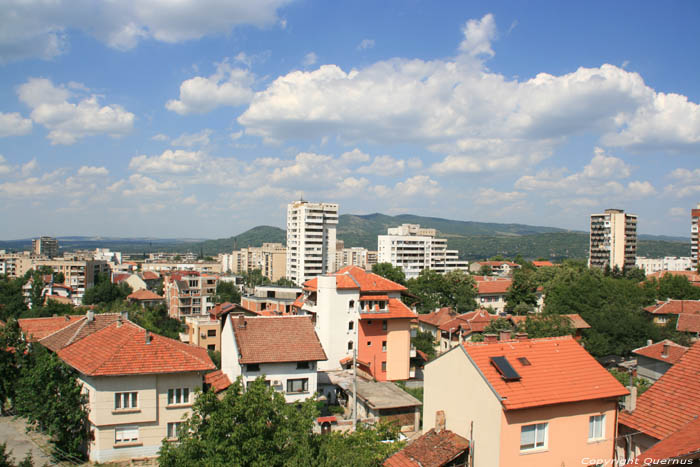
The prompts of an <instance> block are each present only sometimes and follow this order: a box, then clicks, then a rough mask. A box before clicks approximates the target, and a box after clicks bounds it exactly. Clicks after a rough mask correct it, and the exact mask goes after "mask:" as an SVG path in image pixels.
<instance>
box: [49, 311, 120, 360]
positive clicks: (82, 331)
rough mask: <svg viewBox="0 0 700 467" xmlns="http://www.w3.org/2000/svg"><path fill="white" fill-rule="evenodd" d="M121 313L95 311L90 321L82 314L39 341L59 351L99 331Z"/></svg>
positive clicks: (118, 317)
mask: <svg viewBox="0 0 700 467" xmlns="http://www.w3.org/2000/svg"><path fill="white" fill-rule="evenodd" d="M120 317H121V315H120V314H119V313H99V314H98V313H95V314H94V317H93V319H92V321H88V319H87V317H86V316H84V315H83V316H81V318H82V319H80V320H77V321H75V322H74V323H71V324H70V325H68V326H66V327H64V328H63V329H60V330H58V331H56V332H54V333H53V334H49V335H48V336H46V337H44V338H43V339H41V340H39V343H40V344H41V345H43V346H44V347H46V348H47V349H49V350H52V351H54V352H57V351H58V350H60V349H62V348H63V347H65V346H67V345H70V344H72V343H73V342H77V341H79V340H80V339H83V338H85V337H87V336H89V335H90V334H92V333H93V332H96V331H99V330H100V329H103V328H105V327H107V326H109V325H111V324H113V323H116V322H117V321H118V320H119V319H120Z"/></svg>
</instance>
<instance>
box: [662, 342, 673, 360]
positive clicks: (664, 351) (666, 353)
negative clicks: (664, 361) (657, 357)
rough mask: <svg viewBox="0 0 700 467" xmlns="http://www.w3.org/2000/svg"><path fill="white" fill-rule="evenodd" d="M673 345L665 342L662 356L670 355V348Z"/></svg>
mask: <svg viewBox="0 0 700 467" xmlns="http://www.w3.org/2000/svg"><path fill="white" fill-rule="evenodd" d="M669 347H671V346H670V345H669V343H668V342H664V346H663V347H662V349H661V356H662V357H664V358H666V357H668V349H669Z"/></svg>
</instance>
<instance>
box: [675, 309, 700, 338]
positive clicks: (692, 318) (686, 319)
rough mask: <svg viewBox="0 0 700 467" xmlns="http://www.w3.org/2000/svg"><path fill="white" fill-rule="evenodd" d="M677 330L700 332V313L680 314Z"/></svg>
mask: <svg viewBox="0 0 700 467" xmlns="http://www.w3.org/2000/svg"><path fill="white" fill-rule="evenodd" d="M676 330H677V331H682V332H695V333H700V314H697V315H689V314H682V315H678V322H677V323H676Z"/></svg>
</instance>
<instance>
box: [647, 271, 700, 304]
mask: <svg viewBox="0 0 700 467" xmlns="http://www.w3.org/2000/svg"><path fill="white" fill-rule="evenodd" d="M648 282H649V283H650V286H652V287H654V286H655V288H656V290H657V295H656V297H657V298H658V299H659V300H667V299H672V300H700V287H696V286H694V285H692V284H691V283H690V281H689V280H688V278H687V277H685V276H678V275H675V274H664V276H663V277H661V278H660V279H659V280H658V281H657V280H656V279H652V280H651V281H648Z"/></svg>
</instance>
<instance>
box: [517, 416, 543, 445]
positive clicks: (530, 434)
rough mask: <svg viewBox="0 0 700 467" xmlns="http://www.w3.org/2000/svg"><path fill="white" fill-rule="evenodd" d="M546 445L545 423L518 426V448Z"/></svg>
mask: <svg viewBox="0 0 700 467" xmlns="http://www.w3.org/2000/svg"><path fill="white" fill-rule="evenodd" d="M546 445H547V424H546V423H538V424H536V425H525V426H523V427H522V428H520V450H521V451H529V450H532V449H540V448H544V447H545V446H546Z"/></svg>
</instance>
